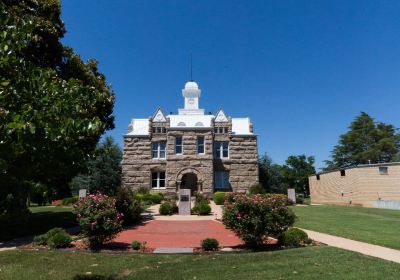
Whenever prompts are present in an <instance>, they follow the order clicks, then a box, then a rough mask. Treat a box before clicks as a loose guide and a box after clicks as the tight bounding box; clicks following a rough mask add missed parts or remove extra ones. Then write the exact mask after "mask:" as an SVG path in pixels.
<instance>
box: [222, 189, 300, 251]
mask: <svg viewBox="0 0 400 280" xmlns="http://www.w3.org/2000/svg"><path fill="white" fill-rule="evenodd" d="M224 205H225V207H224V213H223V218H222V219H223V223H224V225H225V226H226V227H228V228H230V229H232V230H233V231H234V232H235V233H236V234H237V235H238V236H239V237H240V238H242V239H243V241H245V242H246V244H248V245H251V246H259V245H262V244H263V241H264V239H265V238H266V237H268V236H271V237H276V238H279V237H280V236H281V235H282V233H283V232H284V231H286V230H287V229H288V228H289V227H290V226H292V225H293V223H294V220H295V215H294V213H293V212H292V211H291V210H290V209H289V208H288V207H287V197H286V196H283V195H260V194H256V195H253V196H247V195H245V194H238V193H234V194H230V195H228V196H227V199H226V200H225V203H224Z"/></svg>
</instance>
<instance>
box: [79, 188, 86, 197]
mask: <svg viewBox="0 0 400 280" xmlns="http://www.w3.org/2000/svg"><path fill="white" fill-rule="evenodd" d="M85 197H86V189H80V190H79V198H85Z"/></svg>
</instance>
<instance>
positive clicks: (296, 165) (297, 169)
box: [281, 155, 315, 195]
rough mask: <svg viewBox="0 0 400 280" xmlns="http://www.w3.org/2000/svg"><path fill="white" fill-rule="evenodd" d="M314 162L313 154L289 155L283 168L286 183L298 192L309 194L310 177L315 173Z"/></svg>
mask: <svg viewBox="0 0 400 280" xmlns="http://www.w3.org/2000/svg"><path fill="white" fill-rule="evenodd" d="M314 162H315V159H314V157H313V156H309V157H307V156H306V155H299V156H289V157H288V159H287V160H286V161H285V164H284V165H283V166H282V170H281V174H282V178H283V182H284V184H285V185H286V186H287V187H290V188H294V189H295V190H296V193H303V194H305V195H308V194H309V193H310V190H309V185H308V177H309V176H310V175H312V174H315V168H314Z"/></svg>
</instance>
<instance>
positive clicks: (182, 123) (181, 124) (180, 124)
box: [178, 122, 186, 126]
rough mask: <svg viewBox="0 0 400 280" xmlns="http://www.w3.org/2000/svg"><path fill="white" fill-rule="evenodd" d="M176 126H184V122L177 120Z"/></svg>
mask: <svg viewBox="0 0 400 280" xmlns="http://www.w3.org/2000/svg"><path fill="white" fill-rule="evenodd" d="M178 126H186V124H185V123H184V122H179V123H178Z"/></svg>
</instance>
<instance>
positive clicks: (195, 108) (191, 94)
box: [179, 81, 204, 115]
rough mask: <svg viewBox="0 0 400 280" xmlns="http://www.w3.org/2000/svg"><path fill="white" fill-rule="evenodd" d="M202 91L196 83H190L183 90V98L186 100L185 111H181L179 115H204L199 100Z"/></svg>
mask: <svg viewBox="0 0 400 280" xmlns="http://www.w3.org/2000/svg"><path fill="white" fill-rule="evenodd" d="M200 95H201V90H200V88H199V85H198V84H197V83H196V82H194V81H189V82H187V83H186V84H185V88H184V89H182V96H183V97H184V98H185V107H184V109H179V115H204V109H199V98H200Z"/></svg>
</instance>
